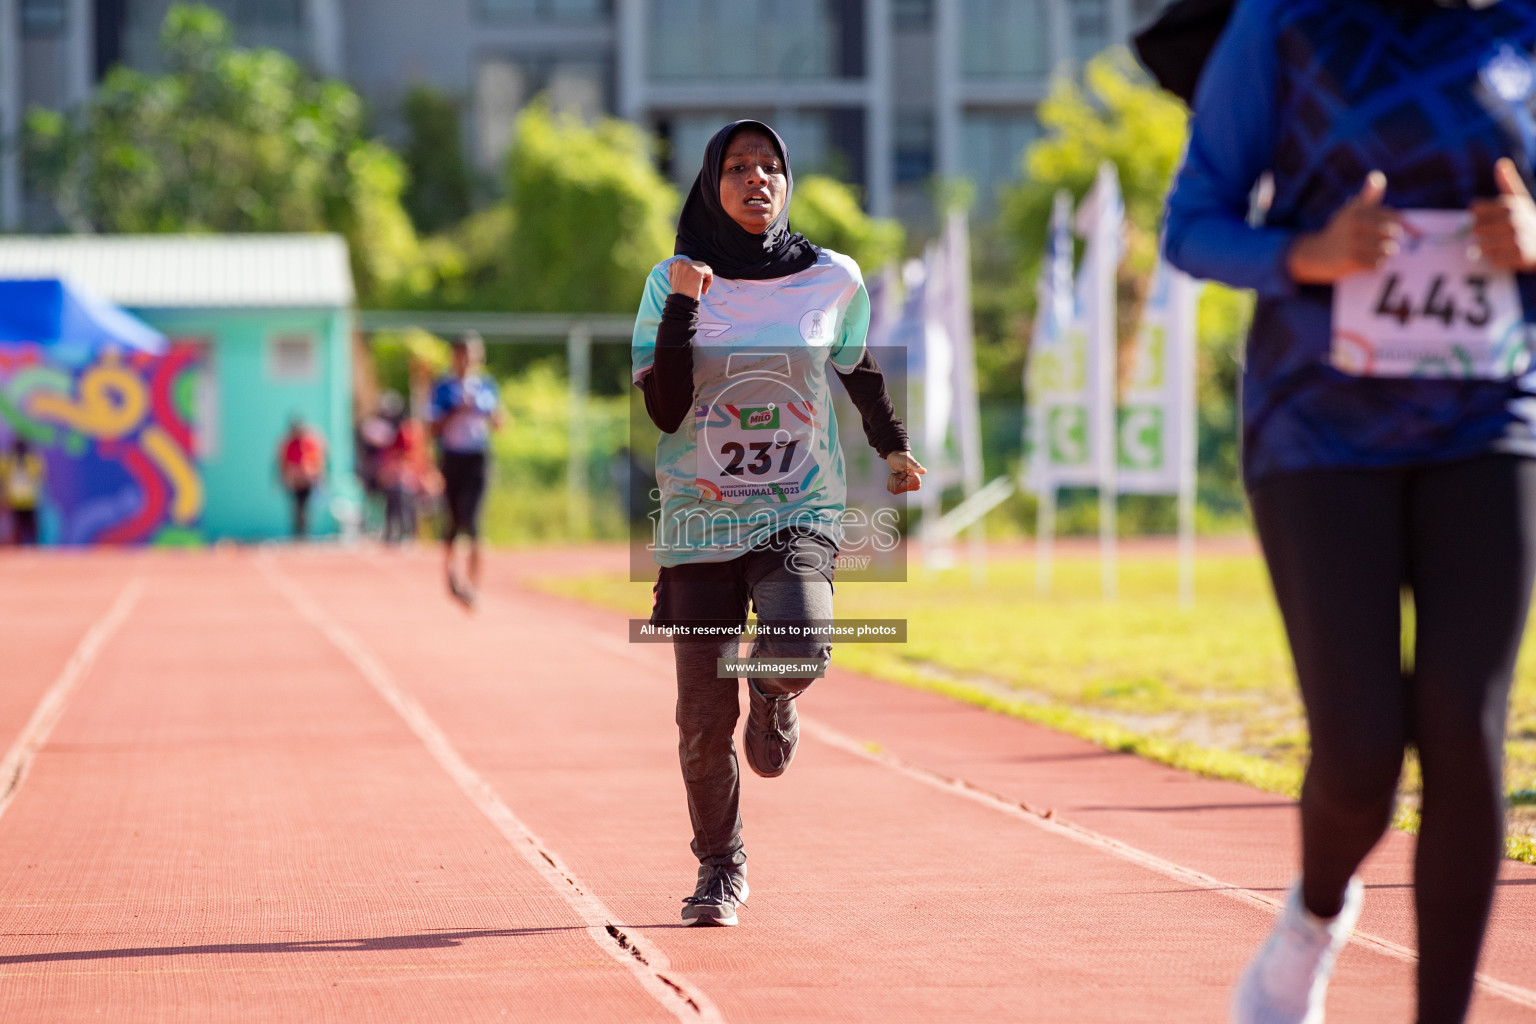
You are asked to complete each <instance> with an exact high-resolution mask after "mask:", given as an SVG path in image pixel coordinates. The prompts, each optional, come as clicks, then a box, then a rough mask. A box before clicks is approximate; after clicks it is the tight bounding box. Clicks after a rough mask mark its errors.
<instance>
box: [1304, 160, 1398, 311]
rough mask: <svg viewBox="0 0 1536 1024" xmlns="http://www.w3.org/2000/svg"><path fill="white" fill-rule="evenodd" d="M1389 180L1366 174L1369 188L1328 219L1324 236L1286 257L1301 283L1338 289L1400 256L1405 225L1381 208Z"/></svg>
mask: <svg viewBox="0 0 1536 1024" xmlns="http://www.w3.org/2000/svg"><path fill="white" fill-rule="evenodd" d="M1386 192H1387V177H1386V175H1384V174H1382V173H1381V172H1380V171H1372V172H1371V173H1370V174H1368V175H1366V178H1365V185H1364V187H1362V188H1361V189H1360V191H1359V192H1357V193H1356V194H1355V195H1354V197H1353V198H1351V199H1350V200H1349V202H1347V203H1345V204H1344V205H1343V206H1341V207H1339V209H1338V210H1337V211H1336V212H1335V213H1334V215H1333V216H1332V217H1330V218H1329V219H1328V224H1327V226H1325V227H1324V228H1323V230H1321V231H1314V232H1312V233H1310V234H1305V235H1302V236H1300V237H1299V238H1297V239H1296V241H1295V243H1294V244H1292V245H1291V251H1290V253H1289V254H1288V255H1287V256H1286V268H1287V269H1288V270H1290V272H1291V277H1292V279H1294V280H1295V281H1296V282H1297V283H1298V284H1333V283H1334V282H1335V281H1338V280H1340V279H1342V278H1345V277H1348V276H1349V275H1350V274H1357V273H1359V272H1361V271H1363V270H1375V269H1376V268H1377V267H1379V266H1381V264H1382V263H1383V262H1384V261H1386V260H1387V259H1388V258H1389V257H1391V256H1393V255H1394V254H1395V253H1396V252H1397V240H1398V238H1400V237H1401V236H1402V233H1403V225H1402V220H1401V218H1400V217H1399V216H1398V214H1397V211H1396V210H1394V209H1392V208H1391V207H1389V206H1383V205H1381V200H1382V197H1383V196H1385V195H1386Z"/></svg>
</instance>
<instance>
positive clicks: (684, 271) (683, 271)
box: [667, 256, 715, 299]
mask: <svg viewBox="0 0 1536 1024" xmlns="http://www.w3.org/2000/svg"><path fill="white" fill-rule="evenodd" d="M667 279H668V280H669V281H671V282H672V294H674V295H686V296H688V297H689V298H690V299H702V298H703V297H704V296H705V295H707V294H709V286H710V285H711V284H713V283H714V280H715V272H714V271H713V270H712V269H710V266H709V264H708V263H700V262H699V261H698V260H690V259H688V258H687V257H686V256H685V257H683V258H682V259H680V260H678V261H677V262H676V263H673V264H672V265H671V266H670V267H668V268H667Z"/></svg>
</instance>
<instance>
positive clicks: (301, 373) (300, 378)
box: [267, 334, 320, 384]
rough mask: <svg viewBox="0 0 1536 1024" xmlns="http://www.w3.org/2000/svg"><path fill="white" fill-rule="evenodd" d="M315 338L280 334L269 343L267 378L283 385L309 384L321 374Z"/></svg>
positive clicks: (306, 335)
mask: <svg viewBox="0 0 1536 1024" xmlns="http://www.w3.org/2000/svg"><path fill="white" fill-rule="evenodd" d="M317 349H318V346H317V345H316V344H315V339H314V337H313V336H311V335H308V334H279V335H278V336H276V337H275V338H273V339H272V340H271V341H270V342H268V343H267V376H268V377H269V378H271V379H272V380H274V381H278V382H280V383H283V384H307V383H309V382H311V381H313V380H314V379H315V378H316V377H317V376H319V372H320V354H319V352H318V351H317Z"/></svg>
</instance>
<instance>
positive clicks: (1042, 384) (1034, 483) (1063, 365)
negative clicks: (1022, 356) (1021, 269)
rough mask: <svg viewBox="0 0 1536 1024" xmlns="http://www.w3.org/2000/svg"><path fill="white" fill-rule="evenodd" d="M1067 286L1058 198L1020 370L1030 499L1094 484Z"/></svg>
mask: <svg viewBox="0 0 1536 1024" xmlns="http://www.w3.org/2000/svg"><path fill="white" fill-rule="evenodd" d="M1074 292H1075V289H1074V285H1073V280H1072V197H1071V195H1069V194H1068V193H1067V192H1066V190H1065V189H1063V190H1062V191H1060V192H1057V193H1056V202H1055V206H1054V207H1053V208H1052V211H1051V226H1050V229H1049V231H1048V232H1047V235H1046V248H1045V257H1044V259H1043V260H1042V262H1041V264H1040V280H1039V283H1038V284H1037V285H1036V287H1035V298H1036V306H1035V323H1034V328H1033V330H1032V331H1031V333H1030V339H1029V358H1028V359H1027V360H1026V361H1025V364H1024V396H1025V402H1026V406H1027V408H1026V409H1025V419H1024V430H1025V437H1024V451H1025V478H1024V482H1025V486H1026V487H1028V488H1029V489H1030V490H1032V491H1034V492H1035V493H1036V494H1041V495H1043V494H1045V493H1046V492H1048V491H1049V492H1054V491H1055V490H1056V488H1057V487H1060V486H1063V485H1072V484H1078V483H1092V482H1093V475H1092V458H1091V449H1090V447H1089V444H1088V438H1089V421H1090V416H1089V409H1090V408H1091V405H1092V402H1093V394H1092V392H1091V390H1090V389H1089V387H1088V380H1089V374H1088V335H1087V332H1086V331H1084V330H1083V329H1082V327H1081V324H1080V323H1079V322H1078V319H1077V302H1076V297H1075V294H1074Z"/></svg>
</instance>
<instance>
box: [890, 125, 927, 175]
mask: <svg viewBox="0 0 1536 1024" xmlns="http://www.w3.org/2000/svg"><path fill="white" fill-rule="evenodd" d="M895 127H896V184H898V185H910V184H912V183H913V182H922V181H927V180H928V179H929V178H931V177H933V171H934V156H933V151H934V148H935V147H934V132H933V116H932V115H931V114H926V113H920V114H897V115H896V126H895Z"/></svg>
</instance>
